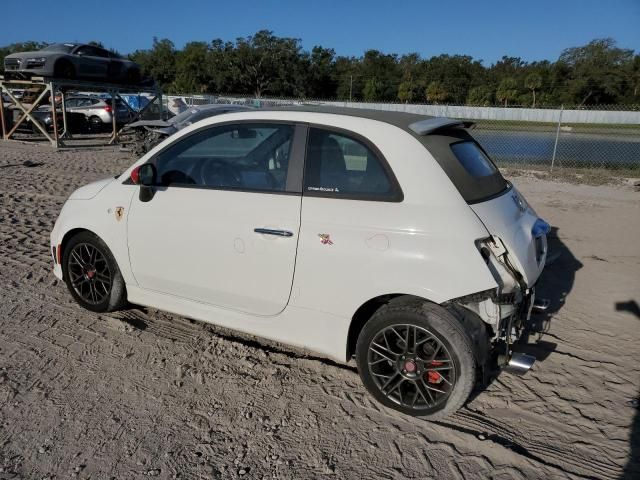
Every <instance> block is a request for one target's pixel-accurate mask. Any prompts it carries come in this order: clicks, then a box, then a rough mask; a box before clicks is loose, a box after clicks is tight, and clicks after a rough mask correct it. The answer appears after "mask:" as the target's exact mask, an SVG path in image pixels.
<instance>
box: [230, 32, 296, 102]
mask: <svg viewBox="0 0 640 480" xmlns="http://www.w3.org/2000/svg"><path fill="white" fill-rule="evenodd" d="M301 50H302V49H301V47H300V40H298V39H295V38H280V37H276V36H275V35H274V34H273V32H271V31H269V30H261V31H259V32H257V33H256V34H255V35H253V36H249V37H247V38H239V39H238V40H237V41H236V46H235V52H234V66H235V69H234V73H235V74H236V75H237V76H238V79H239V81H240V84H241V85H242V86H243V87H244V88H245V89H246V90H249V91H250V92H251V93H253V94H254V95H255V96H256V98H260V97H261V96H262V95H264V94H265V93H267V92H268V93H271V94H274V95H282V96H302V95H304V91H305V88H304V87H305V80H306V78H305V76H304V69H303V63H302V62H301V59H302V51H301Z"/></svg>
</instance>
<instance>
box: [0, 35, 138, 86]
mask: <svg viewBox="0 0 640 480" xmlns="http://www.w3.org/2000/svg"><path fill="white" fill-rule="evenodd" d="M4 70H5V76H7V77H18V78H30V77H31V76H33V75H41V76H43V77H55V78H67V79H75V78H82V79H90V80H98V81H106V82H116V83H127V84H130V85H133V84H137V83H139V82H140V80H141V74H140V66H139V65H138V64H136V63H134V62H132V61H131V60H127V59H125V58H122V57H121V56H120V55H118V54H117V53H114V52H110V51H108V50H105V49H104V48H100V47H98V46H95V45H84V44H78V43H54V44H52V45H49V46H48V47H45V48H43V49H41V50H38V51H35V52H19V53H12V54H11V55H7V56H6V57H5V59H4Z"/></svg>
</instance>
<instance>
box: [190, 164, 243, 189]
mask: <svg viewBox="0 0 640 480" xmlns="http://www.w3.org/2000/svg"><path fill="white" fill-rule="evenodd" d="M200 183H201V184H202V185H207V186H210V187H236V186H239V185H241V184H242V179H241V178H240V175H239V174H238V172H237V171H236V169H235V168H233V167H232V166H231V165H229V163H228V162H225V161H224V160H220V159H218V158H206V159H203V161H202V166H201V167H200Z"/></svg>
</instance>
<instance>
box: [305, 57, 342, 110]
mask: <svg viewBox="0 0 640 480" xmlns="http://www.w3.org/2000/svg"><path fill="white" fill-rule="evenodd" d="M334 57H335V51H334V50H333V49H332V48H323V47H321V46H318V45H316V46H315V47H313V49H312V50H311V55H309V58H308V69H307V80H306V82H305V83H306V90H307V96H309V97H310V98H319V99H328V98H334V97H335V92H336V88H337V81H336V78H335V63H334Z"/></svg>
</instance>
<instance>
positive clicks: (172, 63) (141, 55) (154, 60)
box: [129, 37, 176, 91]
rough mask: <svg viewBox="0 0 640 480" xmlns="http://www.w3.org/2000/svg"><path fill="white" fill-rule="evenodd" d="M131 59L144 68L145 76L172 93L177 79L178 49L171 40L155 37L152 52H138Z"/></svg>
mask: <svg viewBox="0 0 640 480" xmlns="http://www.w3.org/2000/svg"><path fill="white" fill-rule="evenodd" d="M129 57H130V58H131V59H132V60H133V61H134V62H136V63H138V64H139V65H140V66H141V67H142V71H143V73H144V74H146V75H150V76H151V77H153V78H154V79H155V80H156V82H158V84H159V85H160V86H161V87H162V89H163V90H168V91H171V87H172V84H173V82H174V80H175V78H176V49H175V46H174V45H173V42H172V41H171V40H169V39H166V38H163V39H162V40H158V39H157V38H155V37H154V38H153V46H152V47H151V50H136V51H135V52H133V53H132V54H131V55H130V56H129Z"/></svg>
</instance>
